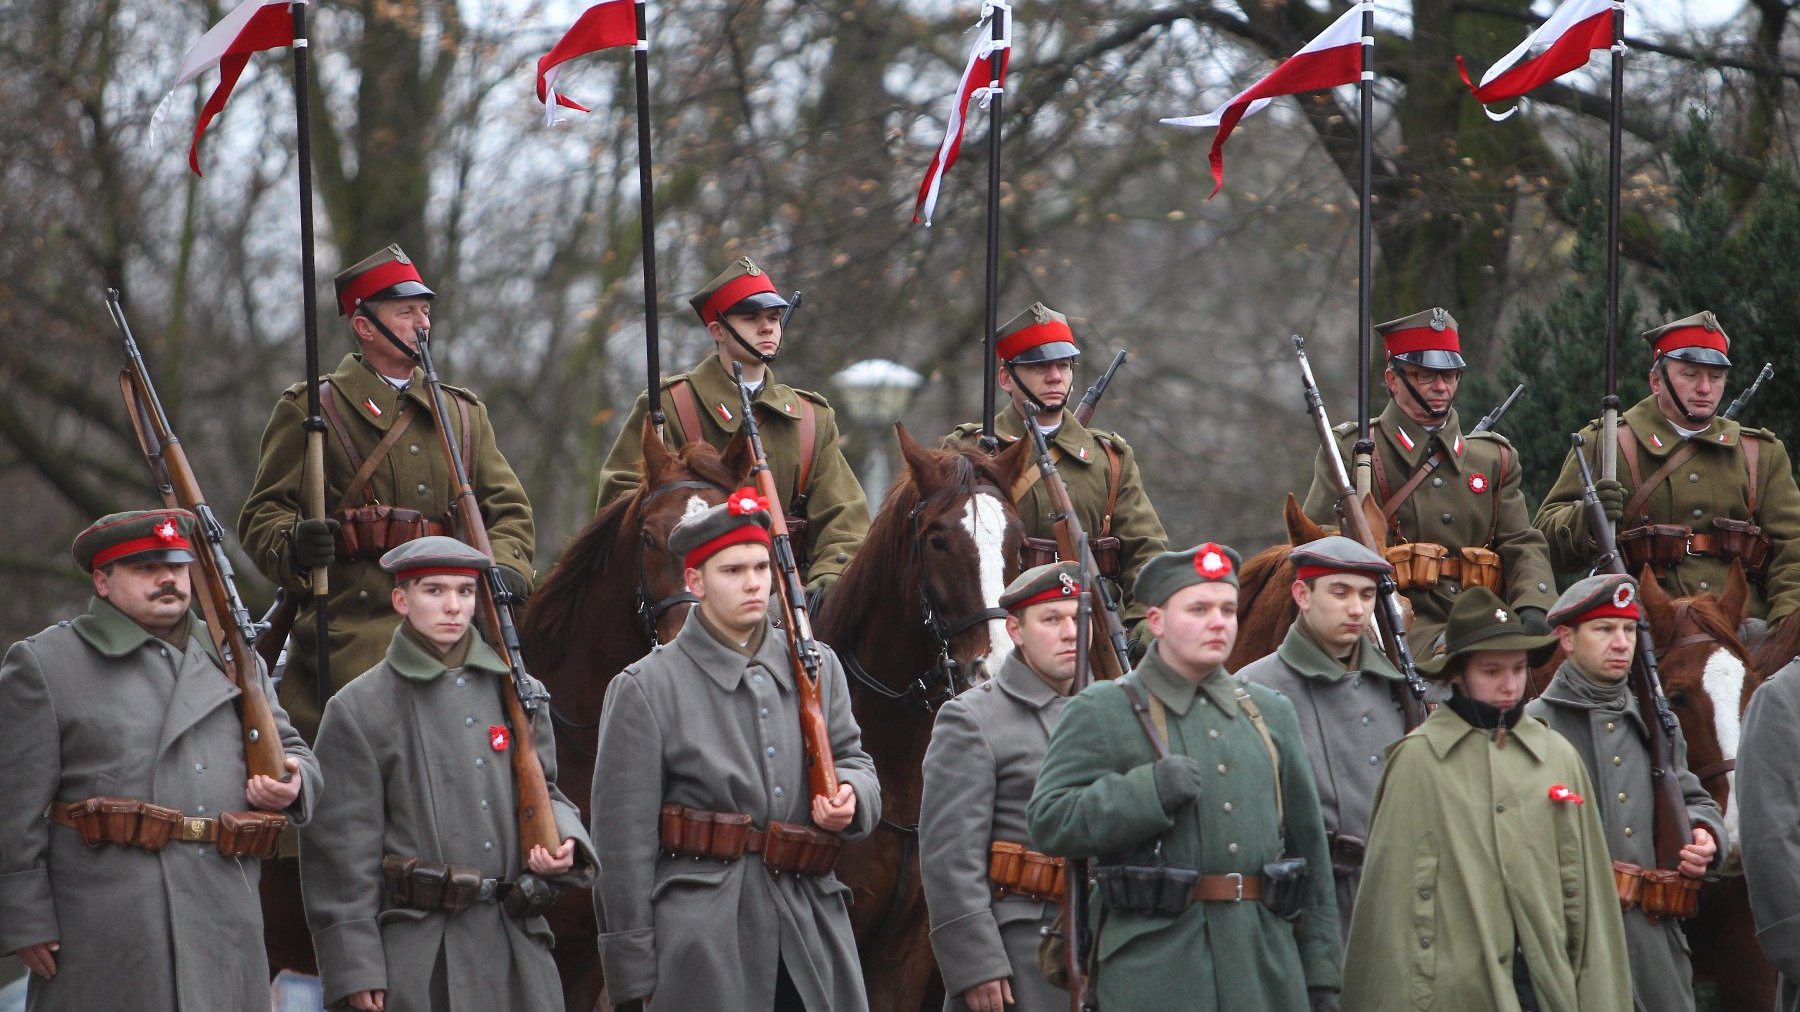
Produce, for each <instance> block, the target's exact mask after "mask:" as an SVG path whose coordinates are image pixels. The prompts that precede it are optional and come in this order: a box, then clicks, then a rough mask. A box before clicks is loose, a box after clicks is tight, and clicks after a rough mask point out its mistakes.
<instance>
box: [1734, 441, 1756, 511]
mask: <svg viewBox="0 0 1800 1012" xmlns="http://www.w3.org/2000/svg"><path fill="white" fill-rule="evenodd" d="M1738 445H1739V446H1741V447H1743V448H1744V475H1745V476H1746V477H1747V478H1749V479H1750V487H1749V489H1748V491H1747V498H1748V499H1749V506H1750V522H1751V523H1755V522H1756V473H1757V471H1758V470H1759V468H1758V465H1759V464H1761V462H1762V444H1760V443H1758V442H1757V441H1756V437H1755V436H1752V435H1750V434H1749V433H1748V432H1739V433H1738Z"/></svg>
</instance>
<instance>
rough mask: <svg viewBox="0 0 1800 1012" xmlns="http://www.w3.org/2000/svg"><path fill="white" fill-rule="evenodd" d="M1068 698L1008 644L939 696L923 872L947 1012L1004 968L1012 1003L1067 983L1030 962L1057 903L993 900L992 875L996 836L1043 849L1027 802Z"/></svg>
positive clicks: (1049, 994)
mask: <svg viewBox="0 0 1800 1012" xmlns="http://www.w3.org/2000/svg"><path fill="white" fill-rule="evenodd" d="M1066 702H1067V699H1066V698H1065V697H1063V696H1061V695H1058V694H1057V692H1056V690H1055V689H1053V688H1051V687H1050V685H1049V683H1047V682H1045V681H1044V680H1043V679H1042V678H1039V677H1038V676H1037V674H1036V673H1035V672H1033V671H1032V670H1031V669H1030V668H1029V667H1027V666H1026V664H1025V662H1024V661H1023V660H1021V659H1020V658H1019V654H1018V652H1017V651H1014V652H1013V653H1011V654H1008V655H1007V658H1006V662H1005V663H1004V664H1002V665H1001V666H1000V671H999V673H998V674H997V675H995V676H994V677H993V678H991V679H989V680H987V681H985V682H983V683H981V684H980V685H977V686H975V687H974V688H971V689H968V690H966V691H964V692H963V693H962V694H960V695H958V696H957V697H956V698H955V699H952V700H951V701H949V702H948V703H945V704H944V707H943V709H942V710H939V711H938V716H937V723H936V724H935V725H933V726H932V729H931V744H930V746H929V747H927V748H926V750H925V787H924V795H923V797H922V799H921V801H920V805H919V871H920V876H921V878H922V879H923V881H924V886H925V905H926V907H927V909H929V911H930V914H931V948H932V951H933V952H934V953H935V954H936V955H937V962H938V969H939V970H940V971H941V972H942V973H943V976H944V991H945V998H944V1009H945V1012H966V1010H967V1008H968V1005H967V1004H966V1003H965V1002H964V1001H963V1000H962V995H963V992H964V991H967V990H968V989H969V988H971V987H974V986H975V985H977V984H981V983H984V982H986V981H990V980H994V979H996V978H999V977H1010V978H1012V994H1013V1001H1014V1002H1015V1005H1016V1009H1017V1012H1051V1010H1056V1009H1066V1008H1068V1005H1069V994H1068V992H1067V991H1062V990H1059V989H1057V988H1054V987H1051V986H1050V984H1049V982H1048V981H1046V980H1045V979H1044V975H1043V973H1041V972H1040V971H1039V970H1038V964H1037V948H1038V942H1039V940H1040V939H1041V937H1042V936H1041V935H1040V933H1039V932H1040V929H1042V928H1044V927H1047V926H1048V925H1049V924H1050V922H1051V921H1053V920H1055V919H1056V913H1057V905H1056V904H1054V903H1039V902H1036V901H1034V900H1029V899H1026V898H1025V897H1023V896H1007V897H1004V898H1002V899H999V900H996V899H994V887H993V884H992V883H991V882H990V881H989V879H988V855H989V848H990V847H991V845H992V844H994V843H995V842H1005V843H1019V844H1023V845H1024V846H1025V848H1026V849H1027V850H1035V851H1039V852H1042V850H1043V848H1042V847H1039V846H1037V845H1036V844H1035V843H1034V842H1033V841H1032V839H1031V832H1030V830H1029V828H1028V827H1027V826H1026V821H1025V803H1026V802H1028V801H1030V800H1031V789H1032V788H1033V787H1034V786H1036V784H1037V774H1038V767H1039V766H1041V765H1043V762H1044V748H1045V746H1047V745H1048V744H1049V743H1050V731H1051V729H1052V728H1054V727H1055V726H1056V719H1057V717H1058V715H1060V714H1061V713H1062V708H1063V704H1064V703H1066Z"/></svg>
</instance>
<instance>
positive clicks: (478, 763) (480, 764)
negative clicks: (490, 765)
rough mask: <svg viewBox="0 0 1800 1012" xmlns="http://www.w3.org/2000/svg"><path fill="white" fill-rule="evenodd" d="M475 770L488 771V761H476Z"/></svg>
mask: <svg viewBox="0 0 1800 1012" xmlns="http://www.w3.org/2000/svg"><path fill="white" fill-rule="evenodd" d="M475 768H476V769H478V770H485V769H487V760H486V759H480V758H478V759H476V760H475Z"/></svg>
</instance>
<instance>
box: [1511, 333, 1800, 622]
mask: <svg viewBox="0 0 1800 1012" xmlns="http://www.w3.org/2000/svg"><path fill="white" fill-rule="evenodd" d="M1644 340H1645V341H1646V342H1648V343H1649V345H1650V349H1651V358H1650V396H1648V397H1646V398H1644V399H1643V400H1641V401H1639V402H1637V403H1636V404H1634V405H1632V406H1631V407H1630V408H1629V409H1628V410H1627V411H1626V412H1625V413H1624V414H1622V415H1620V416H1619V430H1618V442H1619V465H1620V473H1619V474H1618V475H1617V477H1616V478H1608V477H1607V476H1605V475H1599V480H1598V481H1596V482H1595V483H1594V490H1595V492H1596V493H1598V495H1599V497H1600V504H1601V506H1602V507H1604V508H1605V510H1606V517H1607V519H1608V520H1609V521H1612V522H1614V523H1616V524H1617V525H1618V541H1619V551H1620V553H1621V554H1623V555H1624V557H1625V562H1626V565H1627V567H1628V568H1629V569H1630V571H1631V572H1633V573H1642V572H1643V569H1644V567H1645V566H1646V565H1648V566H1651V567H1652V568H1653V570H1654V572H1655V573H1656V580H1657V582H1658V583H1660V584H1661V585H1662V587H1663V589H1664V590H1666V591H1668V592H1669V594H1670V595H1671V596H1674V597H1686V596H1691V595H1694V594H1704V593H1708V592H1710V593H1713V594H1722V593H1724V588H1725V577H1726V575H1727V573H1728V572H1729V570H1730V568H1731V564H1732V562H1733V561H1736V562H1738V563H1740V564H1741V565H1742V566H1743V567H1744V575H1745V576H1747V577H1749V579H1750V599H1749V601H1748V602H1746V604H1745V609H1744V615H1745V617H1746V618H1747V619H1750V620H1753V621H1752V623H1751V631H1752V633H1753V635H1752V637H1751V638H1752V639H1754V638H1755V635H1754V634H1755V633H1758V632H1760V631H1761V629H1762V628H1763V626H1762V623H1763V622H1765V621H1766V622H1768V623H1775V622H1779V621H1781V620H1783V619H1784V618H1786V617H1787V616H1789V615H1792V614H1793V613H1794V612H1795V611H1796V610H1800V487H1796V486H1795V483H1794V465H1793V462H1792V460H1791V459H1790V458H1789V456H1788V451H1787V447H1786V446H1785V445H1783V444H1782V442H1781V440H1779V439H1777V438H1775V434H1774V433H1773V432H1770V431H1769V430H1767V429H1753V428H1750V427H1748V426H1743V425H1739V424H1738V423H1737V422H1735V421H1732V420H1731V419H1729V418H1725V417H1723V415H1722V414H1721V413H1720V412H1721V408H1720V405H1721V404H1723V403H1724V401H1725V380H1726V374H1727V371H1728V370H1729V369H1730V368H1731V359H1730V357H1729V352H1730V351H1731V339H1730V338H1729V337H1727V336H1726V334H1725V329H1724V328H1723V327H1721V326H1720V325H1719V320H1718V318H1717V317H1715V316H1714V315H1713V314H1712V313H1710V312H1703V313H1697V314H1695V315H1693V316H1689V317H1686V318H1683V319H1680V320H1676V321H1675V322H1673V323H1668V324H1664V325H1663V326H1661V327H1658V328H1656V329H1655V330H1652V331H1648V332H1646V333H1645V334H1644ZM1582 435H1583V437H1584V438H1585V440H1586V446H1585V450H1584V452H1585V453H1586V454H1587V455H1588V459H1589V461H1590V462H1592V461H1595V460H1597V458H1598V454H1599V446H1600V423H1599V421H1597V420H1596V421H1592V422H1589V423H1588V426H1587V428H1586V429H1584V430H1583V431H1582ZM1574 454H1575V451H1574V450H1573V449H1571V450H1570V451H1569V456H1568V457H1567V458H1565V459H1564V461H1563V469H1562V473H1561V474H1559V475H1558V476H1557V478H1556V484H1555V485H1554V486H1553V487H1551V489H1550V492H1549V493H1548V494H1547V495H1545V496H1544V503H1543V505H1542V506H1540V507H1539V508H1538V513H1537V518H1536V519H1535V520H1534V521H1533V522H1534V523H1535V524H1536V525H1537V528H1538V530H1540V531H1543V532H1544V534H1545V536H1547V537H1548V538H1549V539H1550V557H1551V560H1552V561H1553V562H1555V563H1556V566H1557V568H1558V569H1561V570H1564V571H1570V572H1573V571H1580V570H1584V569H1586V568H1588V567H1589V566H1590V565H1592V564H1593V560H1594V554H1595V552H1596V549H1595V547H1594V540H1593V538H1592V537H1591V536H1590V535H1589V533H1588V528H1587V511H1586V510H1584V509H1583V508H1582V489H1581V470H1580V467H1579V465H1577V464H1576V462H1575V456H1574ZM1593 467H1594V470H1595V471H1596V472H1598V471H1599V465H1598V464H1597V463H1595V464H1594V465H1593Z"/></svg>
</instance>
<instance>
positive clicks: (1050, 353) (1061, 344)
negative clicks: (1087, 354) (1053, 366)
mask: <svg viewBox="0 0 1800 1012" xmlns="http://www.w3.org/2000/svg"><path fill="white" fill-rule="evenodd" d="M1080 358H1081V349H1080V348H1077V347H1075V345H1073V344H1071V343H1070V342H1068V341H1047V342H1045V343H1043V344H1040V345H1036V346H1034V347H1030V348H1026V349H1025V350H1024V351H1022V352H1019V353H1018V354H1017V355H1014V356H1013V357H1012V358H1010V359H1007V361H1008V362H1011V363H1012V364H1014V365H1029V364H1030V363H1033V362H1061V361H1063V360H1064V359H1070V360H1077V361H1078V360H1080Z"/></svg>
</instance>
